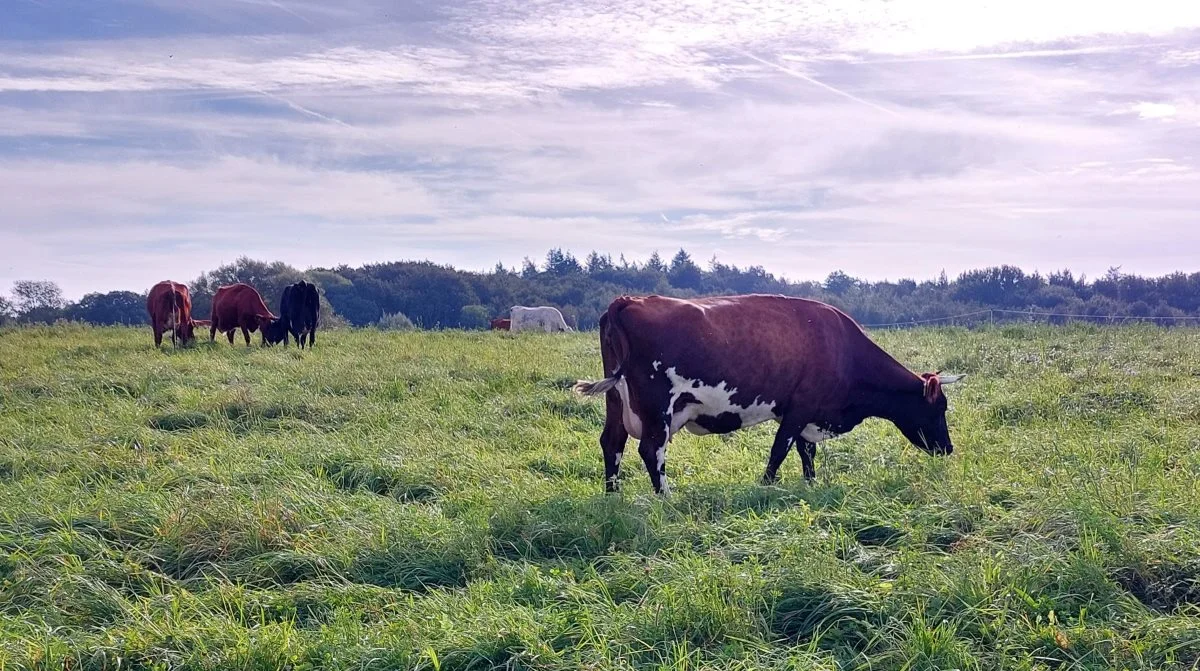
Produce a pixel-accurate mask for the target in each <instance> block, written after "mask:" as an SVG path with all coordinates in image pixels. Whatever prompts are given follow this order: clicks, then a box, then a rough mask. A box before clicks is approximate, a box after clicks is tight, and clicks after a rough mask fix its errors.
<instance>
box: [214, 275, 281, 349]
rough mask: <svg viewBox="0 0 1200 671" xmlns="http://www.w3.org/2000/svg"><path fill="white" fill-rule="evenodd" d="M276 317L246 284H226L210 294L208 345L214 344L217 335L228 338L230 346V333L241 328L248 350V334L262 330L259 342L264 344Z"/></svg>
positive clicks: (231, 334)
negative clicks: (210, 313) (210, 310)
mask: <svg viewBox="0 0 1200 671" xmlns="http://www.w3.org/2000/svg"><path fill="white" fill-rule="evenodd" d="M273 321H275V315H273V314H271V311H270V310H268V309H267V304H266V303H264V302H263V299H262V296H261V295H260V294H259V293H258V291H257V290H255V288H254V287H252V286H250V285H249V284H242V283H241V282H239V283H237V284H228V285H226V286H223V287H221V288H220V289H217V293H215V294H213V303H212V324H211V325H210V326H209V331H208V339H209V342H212V341H213V340H216V338H217V331H221V332H222V333H224V334H225V335H227V336H229V344H230V345H232V344H233V332H234V331H235V330H236V329H238V328H240V329H242V335H243V336H244V337H245V338H246V346H247V347H249V346H250V334H251V333H252V332H254V331H257V330H258V329H262V336H263V339H262V342H263V344H266V341H267V329H268V328H269V327H270V325H271V322H273Z"/></svg>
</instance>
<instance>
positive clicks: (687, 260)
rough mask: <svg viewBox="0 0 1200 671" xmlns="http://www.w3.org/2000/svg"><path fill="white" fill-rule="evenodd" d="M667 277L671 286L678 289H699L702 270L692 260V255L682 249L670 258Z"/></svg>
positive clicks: (702, 274)
mask: <svg viewBox="0 0 1200 671" xmlns="http://www.w3.org/2000/svg"><path fill="white" fill-rule="evenodd" d="M667 279H669V280H670V281H671V286H674V287H678V288H680V289H692V290H699V289H700V284H701V282H702V281H703V280H704V271H702V270H700V266H698V265H696V262H695V261H693V260H692V257H691V256H690V255H689V254H688V253H687V252H685V251H684V250H683V248H680V249H679V252H678V253H676V254H675V258H673V259H671V268H670V269H669V270H668V271H667Z"/></svg>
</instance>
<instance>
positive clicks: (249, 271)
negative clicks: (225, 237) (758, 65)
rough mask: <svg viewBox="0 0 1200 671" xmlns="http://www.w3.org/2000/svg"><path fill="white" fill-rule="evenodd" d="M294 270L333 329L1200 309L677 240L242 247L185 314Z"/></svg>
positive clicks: (1042, 283)
mask: <svg viewBox="0 0 1200 671" xmlns="http://www.w3.org/2000/svg"><path fill="white" fill-rule="evenodd" d="M302 278H304V279H307V280H309V281H311V282H313V283H314V284H316V285H317V286H318V288H319V290H320V293H321V298H322V308H321V309H322V314H321V321H322V323H323V324H327V325H331V326H333V325H338V324H348V325H351V326H358V327H362V326H379V327H382V328H394V327H410V326H415V327H420V328H430V329H439V328H466V329H481V328H487V326H488V323H489V321H490V320H491V319H493V318H496V317H501V316H507V315H508V310H509V308H510V307H512V306H513V305H553V306H555V307H557V308H558V309H559V310H561V311H562V313H563V316H564V317H565V319H566V320H567V323H568V324H570V325H571V326H573V327H574V328H577V329H592V328H595V327H596V325H597V323H598V320H599V318H600V315H601V313H603V311H604V310H605V309H606V308H607V307H608V304H609V302H610V301H611V300H612V299H613V298H614V297H616V296H619V295H621V294H651V293H656V294H662V295H670V296H680V297H693V296H701V295H720V294H744V293H771V294H784V295H788V296H799V297H806V298H815V299H817V300H822V301H825V302H827V303H830V304H833V305H835V306H837V307H839V308H841V309H843V310H845V311H846V312H848V313H849V314H850V315H851V316H852V317H854V318H855V319H856V320H858V321H859V322H860V323H863V324H868V325H872V324H904V323H914V322H926V321H931V320H939V319H945V318H948V317H952V316H956V315H962V314H965V313H971V312H979V311H988V310H1012V311H1020V312H1025V311H1028V312H1037V313H1045V314H1054V315H1073V316H1075V317H1073V318H1088V319H1104V318H1109V317H1114V316H1115V317H1136V318H1145V319H1155V320H1158V321H1159V322H1160V323H1163V324H1169V323H1174V322H1176V321H1178V320H1180V319H1181V318H1186V317H1200V273H1191V274H1187V273H1182V272H1177V273H1172V274H1169V275H1164V276H1162V277H1141V276H1138V275H1132V274H1127V273H1122V272H1121V271H1120V269H1119V268H1112V269H1109V271H1108V272H1107V273H1105V275H1104V276H1102V277H1100V278H1097V279H1094V280H1089V279H1088V278H1086V277H1084V276H1079V277H1076V276H1075V275H1074V274H1073V273H1072V272H1071V271H1069V270H1062V271H1056V272H1052V273H1049V274H1047V275H1043V274H1040V273H1037V272H1033V273H1029V272H1026V271H1024V270H1022V269H1021V268H1019V267H1016V266H1011V265H1004V266H996V267H990V268H983V269H979V270H971V271H967V272H964V273H962V274H960V275H959V276H958V277H957V278H954V279H950V278H948V277H947V276H946V274H945V272H943V273H941V275H940V276H938V277H937V278H935V279H928V280H924V281H917V280H914V279H901V280H897V281H882V282H868V281H865V280H861V279H858V278H855V277H852V276H850V275H848V274H846V273H844V272H841V271H836V272H833V273H831V274H829V275H828V276H827V277H826V278H825V279H824V280H821V281H815V280H810V281H789V280H786V279H783V278H780V277H776V276H775V275H773V274H771V273H768V272H766V271H765V270H764V269H763V268H762V267H761V266H751V267H747V268H742V267H738V266H736V265H728V264H724V263H721V262H720V261H718V260H717V259H716V258H715V257H714V258H713V259H711V260H710V261H709V262H708V263H707V264H706V267H701V265H700V264H699V263H697V262H696V261H695V260H694V259H693V258H692V257H691V255H690V254H688V253H687V252H686V251H685V250H683V249H680V250H679V251H678V252H677V253H676V254H675V255H674V256H673V257H672V258H671V260H670V261H666V260H664V259H663V258H662V257H660V256H659V255H658V254H657V253H655V254H654V255H652V256H651V257H650V258H649V259H647V260H645V261H643V262H631V261H628V260H626V259H625V257H624V256H620V257H619V258H617V259H616V260H614V259H613V258H612V257H611V256H609V255H604V254H599V253H597V252H592V253H590V254H588V255H587V256H586V257H585V258H584V259H583V260H582V261H581V260H579V259H578V258H576V257H575V256H574V255H572V254H571V253H570V252H567V251H563V250H561V249H551V250H550V251H549V252H548V253H547V254H546V257H545V259H544V260H543V261H542V262H541V263H535V262H534V261H532V260H530V259H528V258H526V259H525V261H524V263H523V264H522V266H521V267H520V268H506V267H504V266H503V265H502V264H497V265H496V267H495V268H494V269H493V270H491V271H490V272H471V271H464V270H457V269H455V268H453V267H450V266H446V265H438V264H435V263H431V262H429V261H397V262H392V263H378V264H368V265H363V266H358V267H350V266H345V265H343V266H338V267H335V268H310V269H308V270H304V271H301V270H299V269H297V268H294V267H292V266H290V265H287V264H285V263H282V262H278V261H276V262H265V261H259V260H254V259H250V258H245V257H243V258H239V259H238V260H236V261H235V262H234V263H231V264H227V265H223V266H221V267H219V268H216V269H214V270H211V271H208V272H205V273H202V274H201V275H200V277H198V278H196V279H194V280H193V281H191V282H189V283H188V289H189V290H190V292H191V295H192V313H193V316H194V317H196V318H206V317H207V316H208V314H209V311H210V309H211V305H212V294H213V292H215V291H216V289H217V288H218V287H220V286H222V285H225V284H231V283H234V282H245V283H247V284H250V285H251V286H253V287H255V288H256V289H258V290H259V292H260V293H262V295H263V298H264V299H265V300H266V301H267V304H268V305H269V306H270V307H271V308H272V310H277V309H278V305H279V298H280V296H281V295H282V292H283V288H284V287H285V286H287V285H289V284H292V283H294V282H296V281H297V280H299V279H302ZM148 290H149V287H147V291H148ZM148 318H149V317H148V315H147V314H146V294H145V292H143V293H137V292H131V291H110V292H106V293H89V294H87V295H85V296H83V297H82V298H81V299H79V300H78V301H74V302H68V301H66V300H64V299H63V295H62V291H61V290H60V289H59V287H58V286H57V285H56V284H55V283H54V282H52V281H48V280H22V281H18V282H16V283H15V284H14V285H13V288H12V292H11V296H3V295H0V324H8V323H14V322H15V323H49V322H55V321H58V320H72V321H83V322H90V323H94V324H127V325H139V324H145V323H147V322H148ZM1056 319H1060V320H1061V319H1065V318H1056Z"/></svg>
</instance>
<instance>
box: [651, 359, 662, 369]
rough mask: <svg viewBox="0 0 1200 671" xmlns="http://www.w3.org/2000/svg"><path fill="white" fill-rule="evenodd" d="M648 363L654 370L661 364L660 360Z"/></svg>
mask: <svg viewBox="0 0 1200 671" xmlns="http://www.w3.org/2000/svg"><path fill="white" fill-rule="evenodd" d="M650 365H651V366H652V367H653V368H654V370H658V367H659V366H661V365H662V362H661V361H655V362H654V363H652V364H650Z"/></svg>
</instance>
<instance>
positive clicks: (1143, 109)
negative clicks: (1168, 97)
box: [1133, 102, 1176, 119]
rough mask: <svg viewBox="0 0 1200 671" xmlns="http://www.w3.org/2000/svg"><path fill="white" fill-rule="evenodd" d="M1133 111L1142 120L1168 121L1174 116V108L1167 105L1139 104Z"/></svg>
mask: <svg viewBox="0 0 1200 671" xmlns="http://www.w3.org/2000/svg"><path fill="white" fill-rule="evenodd" d="M1133 111H1134V112H1136V113H1137V115H1138V116H1139V117H1141V118H1143V119H1170V118H1172V117H1174V116H1175V112H1176V110H1175V106H1174V105H1171V104H1169V103H1150V102H1140V103H1138V104H1136V105H1134V106H1133Z"/></svg>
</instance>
